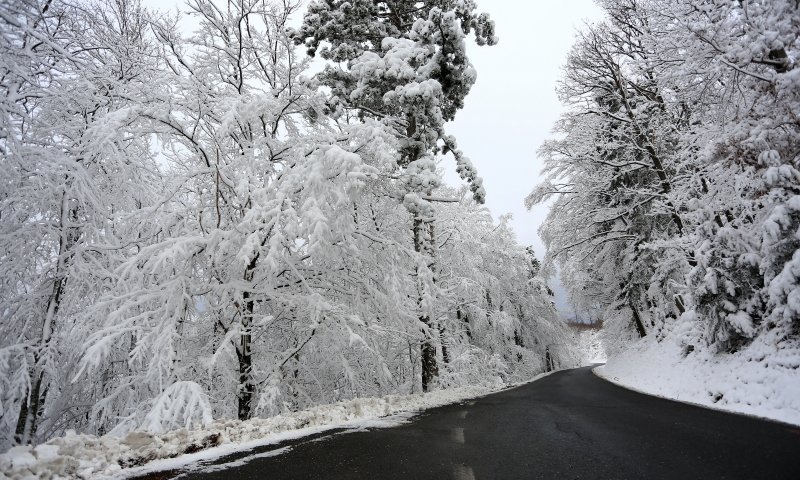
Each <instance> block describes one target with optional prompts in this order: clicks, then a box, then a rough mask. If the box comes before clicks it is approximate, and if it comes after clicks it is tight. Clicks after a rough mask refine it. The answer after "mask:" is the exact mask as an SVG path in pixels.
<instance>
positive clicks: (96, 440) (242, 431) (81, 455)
mask: <svg viewBox="0 0 800 480" xmlns="http://www.w3.org/2000/svg"><path fill="white" fill-rule="evenodd" d="M537 378H539V377H537ZM507 386H508V385H504V384H501V383H498V384H497V385H495V386H494V388H490V387H485V386H475V387H461V388H454V389H447V390H440V391H435V392H430V393H426V394H414V395H402V396H401V395H389V396H386V397H381V398H357V399H353V400H349V401H345V402H340V403H336V404H332V405H321V406H318V407H314V408H310V409H308V410H303V411H300V412H293V413H287V414H282V415H277V416H275V417H271V418H254V419H251V420H247V421H239V420H217V421H214V422H212V423H211V424H210V425H208V426H207V427H205V428H202V429H196V430H186V429H180V430H174V431H171V432H167V433H163V434H158V435H153V434H150V433H146V432H132V433H130V434H128V435H127V436H125V437H112V436H108V435H107V436H102V437H97V436H93V435H77V434H74V433H72V434H67V435H66V436H63V437H59V438H54V439H52V440H50V441H48V442H46V443H43V444H41V445H37V446H35V447H34V446H21V447H14V448H12V449H10V450H9V451H8V452H6V453H4V454H2V455H0V479H7V478H10V479H33V478H50V479H60V478H80V479H89V478H93V479H94V478H108V477H112V476H113V477H121V476H122V477H124V476H127V475H128V474H129V473H141V469H136V470H131V467H136V466H140V465H144V464H146V463H149V462H153V461H154V460H158V459H167V458H174V457H178V456H179V455H184V454H193V453H194V454H195V455H194V456H192V455H188V456H186V458H185V461H184V462H181V461H178V460H179V459H176V460H174V461H172V463H163V462H159V463H160V465H158V467H159V468H175V466H176V465H178V464H182V465H185V464H187V463H190V462H193V461H197V460H198V459H200V458H211V457H213V456H219V455H224V454H227V453H230V452H232V451H236V450H241V449H246V448H253V447H254V446H256V444H258V445H266V444H271V443H276V442H280V441H284V440H287V439H291V438H298V437H302V436H305V435H309V434H312V433H318V432H322V431H325V430H329V429H333V428H341V427H356V428H358V427H374V426H389V425H392V424H394V423H392V422H381V421H378V422H376V421H375V419H378V418H381V417H386V416H389V415H397V414H400V413H404V412H415V411H420V410H424V409H427V408H431V407H438V406H441V405H446V404H449V403H455V402H458V401H461V400H464V399H468V398H474V397H478V396H482V395H485V394H487V393H491V392H493V391H497V390H500V389H501V388H504V387H507ZM403 418H407V417H403ZM253 442H255V443H253ZM207 449H211V450H207ZM199 451H203V452H202V453H201V455H200V456H198V454H197V453H195V452H199ZM176 461H177V463H176ZM151 465H153V466H156V465H155V464H151ZM149 470H153V469H149Z"/></svg>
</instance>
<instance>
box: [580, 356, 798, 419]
mask: <svg viewBox="0 0 800 480" xmlns="http://www.w3.org/2000/svg"><path fill="white" fill-rule="evenodd" d="M603 366H605V364H603V365H598V366H596V367H593V368H592V369H591V372H592V373H593V374H594V375H595V376H596V377H597V378H599V379H601V380H605V381H606V382H608V383H610V384H612V385H616V386H618V387H620V388H624V389H625V390H629V391H631V392H636V393H641V394H642V395H648V396H650V397H656V398H660V399H662V400H669V401H671V402H676V403H683V404H685V405H692V406H694V407H700V408H704V409H706V410H712V411H714V412H722V413H729V414H731V415H739V416H742V417H750V418H753V419H756V420H762V421H765V422H770V423H777V424H780V425H783V426H786V427H791V428H798V427H800V424H795V423H790V422H787V421H785V420H777V419H775V418H769V417H764V416H761V415H755V414H753V413H747V412H739V411H736V410H728V409H724V408H719V407H714V406H713V405H707V404H704V403H698V402H692V401H690V400H683V399H680V398H672V397H667V396H664V395H659V394H656V393H651V392H648V391H645V390H642V389H640V388H637V387H633V386H631V385H626V384H624V383H622V382H621V381H620V380H619V379H618V378H616V377H614V378H611V377H609V376H607V375H604V374H602V373H600V372H599V371H598V369H599V368H600V367H603Z"/></svg>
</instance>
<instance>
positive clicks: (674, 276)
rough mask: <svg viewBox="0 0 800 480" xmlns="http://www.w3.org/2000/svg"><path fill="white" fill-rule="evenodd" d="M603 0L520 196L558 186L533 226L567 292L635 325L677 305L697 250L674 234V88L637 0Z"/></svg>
mask: <svg viewBox="0 0 800 480" xmlns="http://www.w3.org/2000/svg"><path fill="white" fill-rule="evenodd" d="M603 5H604V7H605V9H606V11H607V12H608V14H609V17H610V18H609V20H608V21H607V22H605V23H601V24H597V25H593V26H589V27H587V28H585V29H584V31H583V32H581V34H580V36H579V40H578V42H577V43H576V45H575V46H574V47H573V50H572V52H571V53H570V55H569V57H568V60H567V65H566V66H565V69H564V79H563V81H562V83H561V85H560V87H559V94H560V96H561V98H562V100H563V101H564V102H565V103H566V104H567V105H568V110H567V112H566V113H565V114H564V115H563V117H562V119H561V120H560V122H559V123H558V124H557V131H559V132H561V133H563V134H564V135H563V137H562V138H559V139H556V140H551V141H549V142H547V143H545V144H544V145H543V146H542V148H541V150H540V155H541V156H542V157H543V158H544V159H545V162H546V169H547V173H548V179H547V181H546V182H545V183H543V184H542V185H541V186H540V187H538V189H537V190H536V191H535V192H534V193H533V194H532V195H531V197H529V199H528V201H529V202H530V203H529V204H531V203H534V202H539V201H544V200H546V199H549V198H552V197H556V198H555V203H554V204H553V207H552V208H551V211H550V214H549V217H548V221H547V223H546V225H545V226H544V227H543V229H542V234H543V238H544V240H545V242H546V244H547V245H548V248H549V249H550V252H551V258H552V259H554V260H556V261H558V262H559V264H560V266H561V268H562V271H563V273H564V275H565V276H566V277H567V278H569V280H570V281H569V282H568V283H569V284H570V285H572V286H573V296H574V297H576V298H577V299H578V300H579V301H580V302H582V303H586V302H588V303H596V302H600V303H601V304H602V305H601V308H611V309H617V310H619V309H623V310H625V311H626V312H628V313H629V319H630V325H631V326H632V327H635V329H636V331H637V332H638V334H639V335H640V336H644V335H645V334H646V333H647V331H648V330H649V329H650V328H651V327H653V326H656V325H660V324H661V323H662V322H663V321H664V316H665V315H666V316H670V317H672V318H675V317H677V316H678V315H679V314H681V313H683V311H684V310H685V307H684V299H683V297H682V296H681V288H682V286H683V285H685V273H686V271H687V269H688V266H689V265H690V264H692V263H694V262H695V261H694V258H693V252H692V251H691V249H689V248H687V247H685V246H684V245H682V244H681V239H683V238H684V237H685V235H686V233H687V225H686V219H685V218H684V217H685V214H684V208H683V205H682V202H685V197H684V194H685V193H686V192H685V191H684V190H683V188H684V184H682V183H681V182H682V181H685V178H686V175H688V174H692V170H691V168H692V165H691V163H690V162H684V158H682V157H680V156H678V154H679V150H678V149H677V148H676V144H677V141H678V139H679V137H680V135H681V133H682V130H683V128H684V126H685V124H686V122H685V119H684V118H683V116H684V115H685V109H683V108H682V106H681V105H672V104H669V103H668V102H667V100H665V98H669V96H670V95H672V94H673V91H672V90H671V89H670V88H671V85H669V84H668V83H667V82H664V81H662V80H661V78H662V76H661V75H662V72H663V65H662V64H660V63H659V62H658V59H657V58H656V57H655V56H654V55H653V54H652V52H651V50H650V49H649V48H648V46H647V42H648V40H650V39H651V35H653V33H652V31H651V30H652V26H651V25H650V23H649V22H648V19H647V16H646V15H647V13H646V12H645V11H644V10H642V8H641V6H640V5H638V3H637V2H635V1H626V0H621V1H611V2H604V3H603ZM576 232H577V233H578V235H577V237H576V235H575V233H576ZM589 297H591V299H590V298H589Z"/></svg>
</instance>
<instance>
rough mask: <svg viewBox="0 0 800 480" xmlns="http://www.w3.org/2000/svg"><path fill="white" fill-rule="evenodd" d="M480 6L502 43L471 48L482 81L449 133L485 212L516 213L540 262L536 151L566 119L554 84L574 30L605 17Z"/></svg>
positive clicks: (502, 4) (570, 10) (577, 3)
mask: <svg viewBox="0 0 800 480" xmlns="http://www.w3.org/2000/svg"><path fill="white" fill-rule="evenodd" d="M478 6H479V9H480V10H481V11H485V12H488V13H489V14H490V15H491V17H492V18H493V19H494V21H495V23H496V26H497V35H498V36H499V37H500V42H499V43H498V44H497V45H495V46H492V47H478V46H477V45H475V44H474V43H473V44H471V45H470V47H469V54H470V60H471V61H472V63H473V65H474V66H475V68H476V69H477V71H478V81H477V83H476V84H475V86H474V87H473V88H472V91H471V92H470V94H469V96H467V99H466V105H465V108H464V110H462V111H461V112H459V113H458V115H457V116H456V119H455V121H454V122H452V123H451V124H450V126H449V133H451V134H453V135H455V136H456V138H457V139H458V144H459V147H460V148H461V149H462V150H463V151H464V153H465V154H466V155H467V156H468V157H470V159H471V160H472V161H473V163H474V164H475V165H476V167H477V170H478V173H479V174H480V176H481V177H483V181H484V185H485V188H486V205H487V206H488V207H489V209H490V210H491V211H492V213H493V214H494V216H495V218H496V217H498V216H499V215H502V214H504V213H508V212H510V213H512V214H513V215H514V221H513V226H514V230H515V231H516V233H517V237H518V238H519V241H520V243H522V244H523V245H533V247H534V249H535V250H536V254H537V256H538V257H539V258H540V259H541V258H542V257H543V256H544V245H543V244H542V242H541V240H540V239H539V236H538V234H537V232H536V231H537V229H538V228H539V225H541V223H542V221H543V220H544V217H545V216H546V215H547V209H546V207H544V206H539V207H536V208H535V209H534V210H533V211H530V212H529V211H527V210H526V209H525V205H524V204H523V202H524V199H525V197H526V196H527V195H528V194H529V193H530V191H531V190H532V189H533V187H534V186H535V185H536V184H537V183H538V181H539V178H540V177H539V173H540V170H541V168H542V163H541V161H540V160H539V159H537V158H536V150H537V149H538V148H539V145H541V144H542V142H543V141H544V140H545V139H546V138H547V137H548V136H549V135H550V131H551V129H552V126H553V123H554V122H555V121H556V119H557V118H558V116H559V113H560V112H561V105H560V103H559V102H558V98H557V97H556V93H555V87H556V81H557V80H558V79H559V77H560V76H561V66H562V65H563V64H564V62H565V60H566V55H567V52H568V51H569V49H570V47H571V46H572V43H573V40H574V36H575V30H576V29H577V28H580V27H581V25H583V24H584V23H585V22H586V21H591V20H596V19H599V18H600V17H601V12H600V9H599V8H598V7H597V6H596V5H595V4H594V2H593V0H565V1H562V2H542V1H531V0H478ZM445 166H448V167H449V166H450V165H447V164H445ZM447 170H448V175H447V178H448V181H449V182H450V183H454V182H459V180H458V177H457V176H456V175H455V173H454V172H453V169H452V168H448V169H447ZM553 286H554V287H555V285H553ZM556 291H557V297H558V298H557V302H556V303H557V304H558V306H559V310H561V311H562V313H564V314H566V313H567V310H568V308H567V305H566V299H565V298H564V295H563V291H561V290H560V288H556Z"/></svg>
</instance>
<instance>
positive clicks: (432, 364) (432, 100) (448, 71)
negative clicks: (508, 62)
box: [294, 0, 497, 390]
mask: <svg viewBox="0 0 800 480" xmlns="http://www.w3.org/2000/svg"><path fill="white" fill-rule="evenodd" d="M475 9H476V5H475V2H473V1H472V0H455V1H454V0H430V1H424V2H416V1H410V0H401V1H398V2H384V1H377V2H376V1H372V0H356V1H340V0H335V1H314V2H312V3H311V4H310V5H309V8H308V12H307V13H306V15H305V17H304V22H303V25H302V27H301V28H300V29H299V30H298V31H296V32H294V37H295V39H296V41H297V43H303V44H305V46H306V47H307V49H308V53H309V54H310V55H316V54H319V55H320V56H321V57H322V58H323V59H325V60H328V61H329V64H328V65H327V66H326V68H325V70H324V71H323V72H322V73H321V74H320V75H319V78H320V80H321V81H322V83H323V84H324V85H326V86H327V87H329V88H330V89H331V92H332V95H333V96H332V99H331V102H330V105H331V108H332V109H333V110H334V111H335V112H337V113H342V112H343V111H344V112H348V111H354V112H356V113H357V115H358V116H359V117H361V118H373V119H378V120H381V121H382V122H383V124H384V125H385V126H386V127H387V128H390V129H391V131H392V132H393V133H394V135H395V136H396V137H397V138H398V140H399V141H400V150H399V151H398V152H397V154H398V158H397V159H396V164H397V175H398V176H399V177H400V179H401V180H402V182H403V183H404V184H405V192H404V195H403V204H404V205H405V207H406V209H407V210H408V211H409V212H410V213H411V215H413V217H414V221H413V226H412V235H413V239H414V249H415V251H416V253H417V256H418V258H417V260H416V263H417V265H416V267H415V269H416V275H417V282H418V284H419V293H418V303H419V320H420V322H421V324H422V333H423V335H424V337H425V340H424V341H423V342H422V346H421V349H422V350H421V351H422V359H421V361H422V372H423V374H422V388H423V390H428V388H429V387H430V386H431V385H432V383H433V382H434V380H435V378H436V376H437V372H438V367H437V362H436V340H435V339H436V331H437V330H438V326H437V325H435V321H434V320H433V318H432V315H434V310H435V304H436V295H435V290H436V287H435V285H434V283H435V269H436V267H435V262H436V259H435V240H434V238H435V233H434V226H433V218H434V216H435V208H434V205H433V204H432V203H431V194H432V192H433V190H434V189H436V188H437V187H438V186H439V185H440V184H441V178H440V176H439V174H438V173H437V171H436V161H435V157H436V155H437V153H440V152H441V153H452V154H453V155H454V157H455V160H456V164H457V171H458V173H459V174H460V175H461V177H462V178H463V179H464V180H466V181H467V182H468V184H469V186H470V189H471V190H472V193H473V195H474V196H475V198H476V199H477V200H478V201H481V202H482V201H483V197H484V195H485V192H484V190H483V186H482V182H481V179H480V178H479V177H478V175H477V172H476V171H475V169H474V167H473V165H472V163H471V162H470V161H469V159H467V158H466V157H465V156H464V155H463V153H462V152H461V151H460V150H459V149H458V147H457V145H456V140H455V138H454V137H452V136H450V135H448V134H447V133H446V132H445V129H444V125H445V122H447V121H449V120H452V119H453V118H454V117H455V114H456V112H457V111H458V110H459V109H460V108H461V107H463V104H464V97H465V96H466V95H467V93H469V90H470V88H471V87H472V85H473V84H474V82H475V78H476V72H475V69H474V68H473V67H472V65H471V64H470V62H469V59H468V57H467V54H466V42H465V40H466V36H467V35H468V34H470V33H474V35H475V40H476V42H477V43H478V44H479V45H487V44H488V45H492V44H494V43H495V42H496V41H497V39H496V38H495V36H494V23H493V22H492V21H491V20H490V19H489V17H488V15H486V14H477V13H475Z"/></svg>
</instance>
